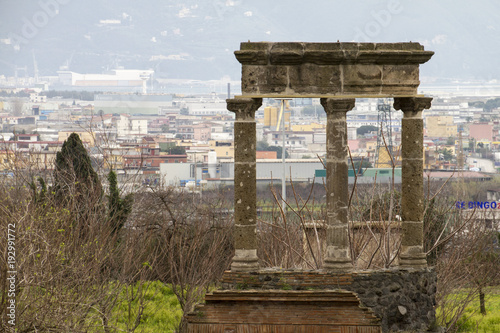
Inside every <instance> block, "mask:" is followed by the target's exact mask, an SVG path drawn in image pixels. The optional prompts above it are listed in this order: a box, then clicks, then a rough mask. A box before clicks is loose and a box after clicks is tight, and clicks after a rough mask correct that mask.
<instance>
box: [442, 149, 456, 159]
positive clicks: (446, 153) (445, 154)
mask: <svg viewBox="0 0 500 333" xmlns="http://www.w3.org/2000/svg"><path fill="white" fill-rule="evenodd" d="M440 153H441V154H443V159H444V160H445V161H451V160H452V159H453V153H452V151H451V149H447V148H444V149H443V150H441V151H440Z"/></svg>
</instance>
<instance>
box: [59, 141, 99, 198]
mask: <svg viewBox="0 0 500 333" xmlns="http://www.w3.org/2000/svg"><path fill="white" fill-rule="evenodd" d="M54 189H55V191H56V194H57V195H58V196H60V197H64V196H68V195H72V196H87V195H89V194H90V193H93V194H96V193H97V194H99V195H100V193H101V189H102V187H101V183H100V181H99V177H98V176H97V173H96V172H95V170H94V168H93V167H92V162H91V160H90V157H89V155H88V153H87V150H86V149H85V147H84V146H83V143H82V140H81V139H80V136H78V134H76V133H71V135H70V136H69V137H68V139H67V140H66V141H64V143H63V145H62V148H61V151H60V152H58V153H57V155H56V163H55V171H54Z"/></svg>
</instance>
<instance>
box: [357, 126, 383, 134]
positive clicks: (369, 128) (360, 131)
mask: <svg viewBox="0 0 500 333" xmlns="http://www.w3.org/2000/svg"><path fill="white" fill-rule="evenodd" d="M377 131H378V127H377V126H372V125H363V126H360V127H359V128H358V129H357V130H356V134H357V135H365V134H366V133H369V132H377Z"/></svg>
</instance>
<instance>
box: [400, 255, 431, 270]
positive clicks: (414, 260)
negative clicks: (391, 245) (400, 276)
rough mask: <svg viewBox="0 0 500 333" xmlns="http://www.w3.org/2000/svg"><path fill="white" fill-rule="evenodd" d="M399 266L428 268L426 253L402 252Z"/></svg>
mask: <svg viewBox="0 0 500 333" xmlns="http://www.w3.org/2000/svg"><path fill="white" fill-rule="evenodd" d="M399 266H400V267H403V268H426V267H427V256H426V254H425V253H412V254H401V255H400V256H399Z"/></svg>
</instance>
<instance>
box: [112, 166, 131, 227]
mask: <svg viewBox="0 0 500 333" xmlns="http://www.w3.org/2000/svg"><path fill="white" fill-rule="evenodd" d="M108 182H109V195H108V216H109V220H110V222H111V223H112V224H113V226H112V230H113V233H116V232H118V231H120V230H121V228H122V227H123V225H124V224H125V221H126V220H127V217H128V215H129V214H130V212H131V211H132V203H133V201H134V199H133V195H132V193H130V194H127V195H126V196H125V197H124V198H122V197H121V195H120V190H119V189H118V182H117V180H116V173H115V172H114V171H113V170H110V171H109V173H108Z"/></svg>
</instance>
